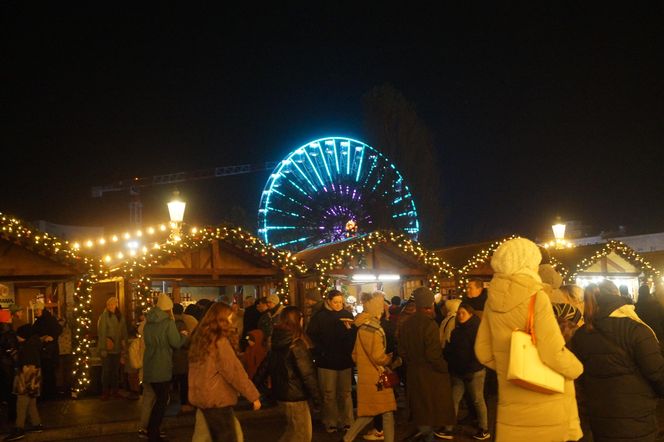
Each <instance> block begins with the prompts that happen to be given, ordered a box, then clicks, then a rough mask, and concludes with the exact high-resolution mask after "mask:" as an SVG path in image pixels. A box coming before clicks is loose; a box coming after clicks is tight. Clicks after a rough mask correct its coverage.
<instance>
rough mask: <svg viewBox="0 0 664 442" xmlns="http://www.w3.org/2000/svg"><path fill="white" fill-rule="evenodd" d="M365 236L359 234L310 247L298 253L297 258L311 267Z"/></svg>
mask: <svg viewBox="0 0 664 442" xmlns="http://www.w3.org/2000/svg"><path fill="white" fill-rule="evenodd" d="M365 236H366V235H359V236H356V237H353V238H348V239H344V240H342V241H337V242H333V243H329V244H322V245H320V246H316V247H310V248H308V249H304V250H302V251H300V252H298V253H296V254H295V258H297V259H298V260H299V261H301V262H302V263H303V264H304V265H306V266H307V267H309V268H311V267H312V266H313V265H315V264H316V263H317V262H318V261H320V260H321V259H324V258H328V257H330V256H331V255H332V254H334V253H337V252H339V251H340V250H343V249H344V248H346V247H348V245H350V244H352V243H354V242H356V241H358V240H359V239H361V238H363V237H365Z"/></svg>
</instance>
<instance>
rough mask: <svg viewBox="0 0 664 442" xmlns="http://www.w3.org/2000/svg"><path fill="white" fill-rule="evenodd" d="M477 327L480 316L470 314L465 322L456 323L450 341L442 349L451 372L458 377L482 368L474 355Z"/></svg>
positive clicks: (478, 326)
mask: <svg viewBox="0 0 664 442" xmlns="http://www.w3.org/2000/svg"><path fill="white" fill-rule="evenodd" d="M479 328H480V318H479V317H478V316H477V315H472V316H471V317H470V318H468V320H467V321H466V322H463V323H462V322H457V323H456V327H454V330H452V335H451V339H450V342H449V343H448V344H447V345H446V346H445V347H444V349H443V355H444V356H445V359H446V360H447V366H448V368H449V370H450V373H451V374H453V375H455V376H459V377H460V376H463V375H465V374H468V373H475V372H477V371H480V370H482V369H483V368H484V367H483V366H482V364H480V363H479V361H478V360H477V357H475V338H476V337H477V330H479Z"/></svg>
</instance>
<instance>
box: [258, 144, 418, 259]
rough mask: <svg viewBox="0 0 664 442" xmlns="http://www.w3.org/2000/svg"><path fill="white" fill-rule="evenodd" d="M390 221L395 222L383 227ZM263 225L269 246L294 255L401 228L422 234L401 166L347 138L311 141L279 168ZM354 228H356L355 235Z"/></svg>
mask: <svg viewBox="0 0 664 442" xmlns="http://www.w3.org/2000/svg"><path fill="white" fill-rule="evenodd" d="M385 212H389V214H388V213H385ZM386 215H389V216H387V219H391V220H392V221H391V222H390V224H389V225H387V226H382V225H381V222H382V223H384V222H386V221H385V220H386ZM258 220H259V226H258V233H259V236H260V237H261V238H262V239H263V240H264V241H265V242H268V243H271V244H273V245H275V246H276V247H286V248H289V249H302V248H305V247H310V246H315V245H319V244H324V243H327V242H332V241H336V240H340V239H345V238H347V237H348V236H349V235H356V234H363V233H367V232H369V231H372V230H375V229H377V228H396V229H398V230H401V231H403V232H405V233H406V234H408V235H409V236H411V237H412V238H415V239H416V238H417V235H418V233H419V221H418V219H417V211H416V209H415V203H414V201H413V197H412V194H411V192H410V190H409V189H408V186H407V185H406V184H405V183H404V180H403V177H402V176H401V173H400V172H399V171H398V169H397V168H396V166H395V165H394V164H393V163H392V162H391V161H389V160H388V159H387V158H386V157H385V156H384V155H383V154H381V153H380V152H379V151H377V150H376V149H374V148H373V147H371V146H369V145H367V144H366V143H363V142H361V141H357V140H353V139H351V138H346V137H328V138H320V139H318V140H314V141H311V142H309V143H307V144H305V145H303V146H301V147H299V148H297V149H295V150H293V151H292V152H291V153H290V154H288V156H287V157H286V158H285V159H284V160H282V161H281V162H280V163H278V166H277V167H276V168H275V170H274V171H273V172H272V174H271V175H270V177H269V179H268V181H267V183H266V185H265V189H264V191H263V193H262V196H261V200H260V206H259V211H258ZM381 220H382V221H381ZM348 225H352V226H356V227H354V228H353V229H351V230H352V231H349V230H348V228H347V226H348Z"/></svg>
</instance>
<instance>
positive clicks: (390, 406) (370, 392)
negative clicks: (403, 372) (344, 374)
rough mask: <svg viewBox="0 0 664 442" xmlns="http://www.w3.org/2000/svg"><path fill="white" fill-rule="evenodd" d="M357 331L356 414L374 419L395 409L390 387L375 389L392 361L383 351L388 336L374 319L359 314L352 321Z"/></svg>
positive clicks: (354, 359) (373, 317) (355, 350)
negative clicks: (380, 376) (385, 368)
mask: <svg viewBox="0 0 664 442" xmlns="http://www.w3.org/2000/svg"><path fill="white" fill-rule="evenodd" d="M355 326H356V327H357V328H358V331H357V338H356V339H355V347H354V349H353V361H355V363H356V364H357V415H358V416H376V415H379V414H383V413H385V412H388V411H394V410H396V409H397V403H396V400H395V398H394V391H393V389H391V388H386V389H383V390H380V391H379V390H378V388H377V387H376V383H377V382H378V376H379V375H380V373H381V372H382V371H383V370H384V367H385V366H386V365H388V364H389V363H390V362H391V361H392V358H391V357H390V356H388V355H387V354H386V353H385V352H386V347H387V336H386V335H385V331H384V330H383V328H382V327H381V325H380V322H379V320H378V319H377V318H376V317H375V316H371V315H370V314H368V313H361V314H359V315H357V317H356V318H355Z"/></svg>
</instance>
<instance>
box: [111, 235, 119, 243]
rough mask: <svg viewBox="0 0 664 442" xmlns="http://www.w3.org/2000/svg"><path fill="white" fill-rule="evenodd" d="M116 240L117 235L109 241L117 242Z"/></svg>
mask: <svg viewBox="0 0 664 442" xmlns="http://www.w3.org/2000/svg"><path fill="white" fill-rule="evenodd" d="M118 239H119V238H118V235H113V237H112V238H111V241H113V242H118Z"/></svg>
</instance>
